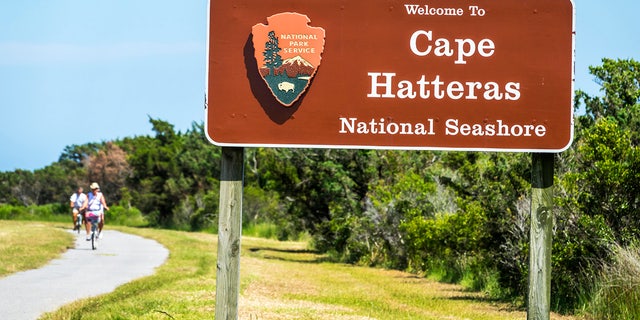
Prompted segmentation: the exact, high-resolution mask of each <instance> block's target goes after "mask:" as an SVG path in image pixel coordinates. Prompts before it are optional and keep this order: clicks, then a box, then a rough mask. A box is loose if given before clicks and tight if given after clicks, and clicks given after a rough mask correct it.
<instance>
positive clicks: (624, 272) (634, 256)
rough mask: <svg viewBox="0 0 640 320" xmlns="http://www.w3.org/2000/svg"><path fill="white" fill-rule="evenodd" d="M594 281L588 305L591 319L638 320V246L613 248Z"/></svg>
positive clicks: (639, 315)
mask: <svg viewBox="0 0 640 320" xmlns="http://www.w3.org/2000/svg"><path fill="white" fill-rule="evenodd" d="M614 252H615V254H614V261H613V262H611V263H609V264H607V265H605V266H604V268H603V271H602V273H601V275H600V277H599V278H598V280H597V281H596V283H595V295H594V298H593V299H592V301H591V303H590V305H589V306H588V308H589V313H590V314H591V315H592V317H593V319H629V320H633V319H640V247H637V246H632V247H621V246H616V247H615V248H614Z"/></svg>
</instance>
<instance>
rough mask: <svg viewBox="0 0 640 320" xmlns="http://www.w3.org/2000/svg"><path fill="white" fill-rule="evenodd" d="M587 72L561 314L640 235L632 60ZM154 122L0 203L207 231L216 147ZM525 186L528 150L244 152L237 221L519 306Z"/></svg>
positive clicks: (636, 82) (560, 207) (555, 283)
mask: <svg viewBox="0 0 640 320" xmlns="http://www.w3.org/2000/svg"><path fill="white" fill-rule="evenodd" d="M590 72H591V74H592V75H593V76H594V78H595V81H597V82H598V83H599V84H600V85H601V87H602V96H591V95H589V94H587V93H585V92H583V91H580V90H578V91H576V94H575V99H574V108H575V110H576V115H575V134H574V137H575V138H574V142H573V144H572V145H571V147H570V148H569V149H568V150H567V151H565V152H562V153H559V154H557V155H556V156H555V170H556V171H555V203H556V207H555V210H554V214H555V226H554V231H553V232H554V237H553V258H552V268H553V271H552V299H553V308H554V309H555V310H560V311H571V310H575V309H576V308H579V307H580V306H581V305H583V304H584V303H585V302H586V301H585V299H587V298H585V296H589V294H586V295H585V292H590V291H589V290H591V289H592V288H591V286H592V283H593V279H594V277H597V275H598V274H599V273H600V272H601V271H602V270H603V268H604V267H605V266H606V264H607V263H609V262H611V261H612V259H613V255H614V249H613V248H615V247H616V246H633V245H634V244H635V243H637V242H638V235H639V234H640V219H638V217H637V213H638V207H639V205H640V198H639V196H640V149H639V147H638V144H639V143H640V103H639V99H640V64H639V63H638V62H636V61H634V60H633V59H627V60H613V59H603V60H602V65H600V66H595V67H591V68H590ZM149 122H150V124H151V127H152V131H153V132H154V134H153V135H149V136H137V137H130V138H124V139H120V140H114V141H108V142H100V143H88V144H84V145H71V146H67V147H66V148H65V149H64V151H63V152H62V155H61V156H60V158H59V160H58V161H57V162H55V163H52V164H51V165H49V166H47V167H45V168H42V169H38V170H34V171H25V170H16V171H12V172H0V203H2V204H4V205H12V206H30V205H43V204H51V203H61V204H66V203H68V198H69V195H70V194H71V193H72V192H73V190H74V189H75V188H76V187H77V186H86V185H88V183H89V182H91V181H97V182H98V183H100V185H101V187H102V189H103V191H104V192H105V194H106V195H107V197H108V200H109V201H110V203H113V204H117V205H119V206H122V207H125V208H136V209H139V210H140V211H141V212H143V214H144V215H145V216H146V218H147V220H148V221H149V222H150V224H151V225H152V226H157V227H165V228H175V229H182V230H213V231H215V228H216V226H217V219H216V218H217V211H218V192H219V176H220V154H221V150H220V148H218V147H215V146H212V145H210V144H209V143H208V142H207V140H206V138H205V133H204V126H203V124H202V123H200V124H197V123H194V124H192V127H191V128H190V129H189V130H186V132H179V131H176V130H175V129H174V127H173V125H171V124H170V123H168V122H166V121H163V120H159V119H154V118H150V119H149ZM530 180H531V156H530V155H529V154H524V153H495V152H442V151H389V150H343V149H276V148H247V149H246V150H245V180H244V185H245V187H244V204H243V209H244V210H243V225H245V226H247V225H251V224H270V225H273V226H275V227H276V228H275V229H276V236H277V237H278V238H279V239H291V238H296V237H298V236H299V235H300V234H308V235H309V236H310V237H311V239H312V244H313V247H314V248H315V249H316V250H319V251H322V252H327V253H329V254H330V255H331V256H332V257H334V258H335V259H339V260H340V261H343V262H347V263H357V264H363V265H370V266H383V267H387V268H394V269H400V270H408V271H412V272H416V273H420V274H427V273H437V274H439V275H440V277H441V279H443V280H446V281H453V282H459V281H465V283H466V284H467V285H468V286H470V287H472V288H474V289H478V290H485V291H487V292H488V293H490V294H491V295H493V296H496V297H503V298H504V297H509V298H514V297H516V298H517V297H523V296H524V295H525V294H526V292H527V279H528V274H527V273H528V265H529V264H528V259H529V208H530V190H531V185H530Z"/></svg>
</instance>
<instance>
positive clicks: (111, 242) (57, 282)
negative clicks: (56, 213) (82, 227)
mask: <svg viewBox="0 0 640 320" xmlns="http://www.w3.org/2000/svg"><path fill="white" fill-rule="evenodd" d="M74 235H76V234H75V233H74ZM168 256H169V251H168V250H167V249H166V248H165V247H163V246H162V245H160V244H159V243H158V242H156V241H153V240H149V239H145V238H142V237H139V236H134V235H130V234H126V233H122V232H118V231H112V230H106V228H105V231H104V236H103V239H102V240H100V242H99V246H98V249H97V250H91V242H90V241H85V237H84V232H81V233H80V235H77V239H76V242H75V248H71V249H69V250H68V251H67V252H65V253H64V254H63V255H62V257H61V258H59V259H55V260H53V261H51V262H50V263H49V264H47V265H46V266H44V267H42V268H40V269H35V270H29V271H24V272H19V273H15V274H12V275H10V276H7V277H5V278H0V319H11V320H33V319H37V318H38V317H39V316H41V315H42V314H43V313H45V312H49V311H54V310H56V309H58V308H59V307H61V306H63V305H65V304H67V303H70V302H73V301H75V300H78V299H82V298H87V297H91V296H96V295H99V294H103V293H108V292H111V291H113V290H114V289H115V288H116V287H118V286H120V285H122V284H125V283H127V282H130V281H132V280H134V279H137V278H140V277H144V276H148V275H151V274H153V273H154V271H155V268H156V267H158V266H160V265H162V264H163V263H164V262H165V261H166V259H167V257H168ZM0 259H2V257H0ZM87 277H90V278H87ZM89 279H90V280H89Z"/></svg>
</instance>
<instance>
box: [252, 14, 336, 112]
mask: <svg viewBox="0 0 640 320" xmlns="http://www.w3.org/2000/svg"><path fill="white" fill-rule="evenodd" d="M309 22H311V20H309V17H307V16H306V15H304V14H299V13H295V12H284V13H278V14H274V15H272V16H270V17H268V18H267V25H264V24H262V23H259V24H256V25H254V26H253V28H252V32H251V33H252V35H253V47H254V48H255V52H254V55H255V58H256V61H257V63H258V71H259V72H260V76H261V77H262V79H264V82H265V83H266V84H267V86H268V87H269V89H270V90H271V93H272V94H273V96H274V97H275V98H276V99H277V100H278V101H279V102H280V103H281V104H282V105H284V106H286V107H290V106H291V105H292V104H293V103H294V102H296V101H297V100H298V98H300V96H301V95H302V94H303V93H304V92H305V91H306V90H307V88H308V87H309V83H310V82H311V79H313V77H314V76H315V74H316V71H317V70H318V67H319V66H320V60H321V59H322V58H321V54H322V51H323V50H324V36H325V31H324V29H322V28H318V27H311V26H309Z"/></svg>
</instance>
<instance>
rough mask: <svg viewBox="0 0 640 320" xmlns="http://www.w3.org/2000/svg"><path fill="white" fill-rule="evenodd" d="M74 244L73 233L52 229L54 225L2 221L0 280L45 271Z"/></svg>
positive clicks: (0, 227) (0, 221) (0, 223)
mask: <svg viewBox="0 0 640 320" xmlns="http://www.w3.org/2000/svg"><path fill="white" fill-rule="evenodd" d="M68 225H69V226H70V225H71V224H70V223H69V224H68ZM43 235H44V236H43ZM73 241H74V238H73V236H72V235H71V234H70V233H68V232H66V231H65V230H64V229H63V228H52V224H51V223H37V222H34V223H28V224H27V223H25V222H17V221H6V220H0V257H2V258H1V259H0V277H4V276H6V275H8V274H11V273H14V272H18V271H24V270H29V269H35V268H39V267H42V266H44V265H45V264H47V263H48V262H49V261H50V260H52V259H55V258H57V257H59V256H61V255H62V253H64V252H65V251H66V250H67V249H68V248H70V247H71V246H73Z"/></svg>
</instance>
